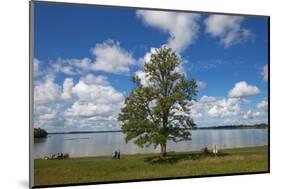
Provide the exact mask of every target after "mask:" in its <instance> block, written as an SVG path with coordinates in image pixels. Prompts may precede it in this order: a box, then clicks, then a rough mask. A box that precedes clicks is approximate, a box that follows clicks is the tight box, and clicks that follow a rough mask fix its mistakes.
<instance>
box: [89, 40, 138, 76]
mask: <svg viewBox="0 0 281 189" xmlns="http://www.w3.org/2000/svg"><path fill="white" fill-rule="evenodd" d="M92 52H93V54H94V55H95V62H94V63H93V65H92V68H93V69H94V70H98V71H104V72H109V73H128V72H129V70H130V69H129V67H130V66H132V65H133V64H135V62H136V60H135V59H134V58H133V57H132V55H131V54H130V53H129V52H127V51H126V50H124V49H122V48H121V47H120V45H119V43H118V42H114V41H113V40H107V41H105V42H104V43H102V44H97V45H96V46H95V47H94V48H93V49H92Z"/></svg>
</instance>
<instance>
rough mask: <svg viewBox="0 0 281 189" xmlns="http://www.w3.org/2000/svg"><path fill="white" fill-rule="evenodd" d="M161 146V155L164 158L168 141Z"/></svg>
mask: <svg viewBox="0 0 281 189" xmlns="http://www.w3.org/2000/svg"><path fill="white" fill-rule="evenodd" d="M160 146H161V154H160V156H161V157H162V158H164V157H166V143H165V144H161V145H160Z"/></svg>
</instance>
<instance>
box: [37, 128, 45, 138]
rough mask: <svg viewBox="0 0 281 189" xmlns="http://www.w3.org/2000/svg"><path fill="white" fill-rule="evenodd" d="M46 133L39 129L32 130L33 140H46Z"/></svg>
mask: <svg viewBox="0 0 281 189" xmlns="http://www.w3.org/2000/svg"><path fill="white" fill-rule="evenodd" d="M47 135H48V132H47V131H45V130H44V129H41V128H34V138H46V137H47Z"/></svg>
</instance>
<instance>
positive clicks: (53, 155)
mask: <svg viewBox="0 0 281 189" xmlns="http://www.w3.org/2000/svg"><path fill="white" fill-rule="evenodd" d="M68 158H69V154H67V153H66V154H63V153H57V154H52V155H51V157H47V156H45V158H44V159H47V160H55V159H59V160H61V159H68Z"/></svg>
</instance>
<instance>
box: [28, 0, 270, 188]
mask: <svg viewBox="0 0 281 189" xmlns="http://www.w3.org/2000/svg"><path fill="white" fill-rule="evenodd" d="M29 10H30V13H29V18H30V19H29V24H30V36H29V39H30V49H29V52H30V57H29V62H30V64H29V66H30V72H29V73H30V74H29V82H30V92H29V93H30V94H29V102H30V106H29V111H30V119H29V123H30V127H29V143H30V148H29V159H30V161H29V165H30V166H29V177H30V188H45V187H60V186H78V185H93V184H106V183H124V182H139V181H150V180H168V179H186V178H198V177H214V176H229V175H247V174H264V173H270V90H269V89H270V17H269V16H266V15H248V14H229V13H219V12H200V11H192V10H170V9H157V8H140V7H126V6H114V5H112V6H109V5H97V4H80V3H66V2H64V3H63V2H48V1H30V2H29Z"/></svg>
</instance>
